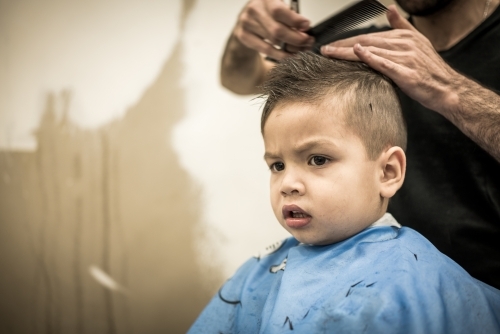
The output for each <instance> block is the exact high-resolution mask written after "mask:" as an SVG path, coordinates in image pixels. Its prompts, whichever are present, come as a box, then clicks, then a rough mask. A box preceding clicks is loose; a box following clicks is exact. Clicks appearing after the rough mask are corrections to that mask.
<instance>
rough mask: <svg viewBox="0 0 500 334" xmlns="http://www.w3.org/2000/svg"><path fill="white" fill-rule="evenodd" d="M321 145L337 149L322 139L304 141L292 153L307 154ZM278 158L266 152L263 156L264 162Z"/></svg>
mask: <svg viewBox="0 0 500 334" xmlns="http://www.w3.org/2000/svg"><path fill="white" fill-rule="evenodd" d="M322 145H329V146H332V145H333V146H335V147H338V145H337V144H336V143H335V141H333V140H331V139H324V138H313V139H310V140H306V141H304V142H303V143H300V144H299V145H297V146H296V147H295V148H294V151H295V152H296V153H298V154H302V153H304V152H307V151H309V150H311V149H313V148H315V147H317V146H322ZM279 158H280V156H279V155H277V154H275V153H270V152H266V153H265V154H264V160H266V159H270V160H276V159H279Z"/></svg>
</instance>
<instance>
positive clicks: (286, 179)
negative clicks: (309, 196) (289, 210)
mask: <svg viewBox="0 0 500 334" xmlns="http://www.w3.org/2000/svg"><path fill="white" fill-rule="evenodd" d="M280 192H281V195H283V196H292V195H295V196H302V195H304V193H305V186H304V183H303V182H302V180H301V179H300V174H298V173H297V172H294V171H287V172H285V175H284V176H283V179H282V182H281V188H280Z"/></svg>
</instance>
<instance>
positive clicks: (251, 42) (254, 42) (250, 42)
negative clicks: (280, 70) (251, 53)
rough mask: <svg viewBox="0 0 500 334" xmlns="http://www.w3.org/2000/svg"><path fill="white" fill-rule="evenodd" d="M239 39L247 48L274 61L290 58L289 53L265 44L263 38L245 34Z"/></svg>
mask: <svg viewBox="0 0 500 334" xmlns="http://www.w3.org/2000/svg"><path fill="white" fill-rule="evenodd" d="M239 39H240V41H241V42H242V43H243V44H244V45H245V46H246V47H247V48H250V49H253V50H256V51H257V52H260V53H263V54H265V55H267V56H269V57H271V58H273V59H276V60H281V59H284V58H286V57H288V56H290V54H289V53H287V52H285V51H282V50H279V49H276V48H275V47H274V46H273V45H271V44H270V43H267V42H265V41H264V40H263V39H262V38H259V37H258V36H256V35H252V34H244V35H242V36H241V37H239Z"/></svg>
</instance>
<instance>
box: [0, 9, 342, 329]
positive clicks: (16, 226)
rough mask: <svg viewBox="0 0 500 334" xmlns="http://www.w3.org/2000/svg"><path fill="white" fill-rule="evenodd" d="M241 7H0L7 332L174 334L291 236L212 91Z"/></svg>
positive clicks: (254, 132) (0, 215) (0, 209)
mask: <svg viewBox="0 0 500 334" xmlns="http://www.w3.org/2000/svg"><path fill="white" fill-rule="evenodd" d="M243 4H244V1H224V0H212V1H208V0H207V1H202V0H199V1H197V2H195V1H191V0H184V1H182V0H178V1H171V0H168V1H167V0H161V1H160V0H147V1H145V0H131V1H118V0H113V1H111V0H110V1H97V0H89V1H85V2H83V1H63V0H42V1H40V0H37V1H35V0H19V1H9V0H0V270H1V272H2V274H1V275H0V296H1V298H0V333H182V332H185V331H186V329H187V328H188V327H189V324H190V323H191V322H192V321H193V320H194V318H195V317H196V315H197V314H198V313H199V312H200V310H201V309H202V307H203V306H204V305H205V304H206V302H207V301H208V300H209V298H210V296H211V295H212V294H213V293H214V292H215V291H216V290H217V288H218V287H219V286H220V284H222V282H223V281H224V280H225V279H227V278H228V277H229V276H230V275H231V273H232V272H234V270H235V269H236V268H237V267H238V266H239V265H240V264H241V263H242V262H243V261H244V260H245V259H246V258H248V257H249V256H251V255H252V254H253V253H256V252H257V251H258V250H259V249H261V248H264V247H265V246H266V245H267V244H270V243H272V242H274V241H276V240H277V239H281V238H283V237H286V233H285V232H284V231H283V230H282V229H281V228H280V227H279V225H278V224H277V223H276V222H275V219H274V217H273V215H272V212H271V209H270V206H269V203H268V190H267V178H268V171H267V167H266V166H265V164H264V162H263V159H262V155H263V145H262V141H261V138H260V133H259V118H260V115H259V103H258V102H256V101H251V97H237V96H234V95H232V94H231V93H229V92H227V91H225V90H224V89H222V88H221V87H220V85H219V83H218V66H219V59H220V55H221V52H222V49H223V45H224V43H225V39H226V37H227V35H228V32H229V30H230V29H231V27H232V25H233V24H234V22H235V19H236V16H237V14H238V12H239V10H240V9H241V7H242V6H243ZM342 5H344V2H335V1H327V0H321V1H320V0H318V1H310V2H307V4H303V6H302V7H303V11H304V12H305V13H306V14H307V15H308V16H310V17H311V18H312V19H313V21H317V20H319V19H321V18H322V14H321V13H324V12H325V10H324V8H329V10H331V11H334V10H336V9H338V8H339V7H340V6H342ZM308 6H309V7H308Z"/></svg>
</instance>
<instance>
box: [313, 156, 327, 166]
mask: <svg viewBox="0 0 500 334" xmlns="http://www.w3.org/2000/svg"><path fill="white" fill-rule="evenodd" d="M327 161H328V158H325V157H322V156H319V155H315V156H314V157H312V158H311V160H309V164H311V165H313V166H322V165H324V164H326V162H327Z"/></svg>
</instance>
